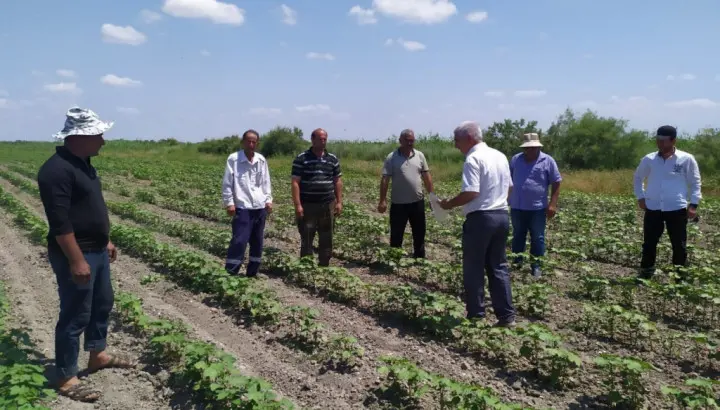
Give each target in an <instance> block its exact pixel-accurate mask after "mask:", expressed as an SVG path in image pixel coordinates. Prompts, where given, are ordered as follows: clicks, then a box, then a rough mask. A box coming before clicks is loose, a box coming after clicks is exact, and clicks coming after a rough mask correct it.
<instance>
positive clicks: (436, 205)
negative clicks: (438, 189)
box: [430, 192, 448, 222]
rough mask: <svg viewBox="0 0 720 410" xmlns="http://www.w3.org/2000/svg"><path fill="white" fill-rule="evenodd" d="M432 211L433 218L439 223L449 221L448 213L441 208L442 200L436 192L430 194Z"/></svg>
mask: <svg viewBox="0 0 720 410" xmlns="http://www.w3.org/2000/svg"><path fill="white" fill-rule="evenodd" d="M430 209H432V212H433V216H434V217H435V219H437V220H438V221H440V222H443V221H445V220H446V219H447V217H448V211H446V210H444V209H442V208H440V198H438V197H437V195H435V193H434V192H431V193H430Z"/></svg>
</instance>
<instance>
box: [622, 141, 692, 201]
mask: <svg viewBox="0 0 720 410" xmlns="http://www.w3.org/2000/svg"><path fill="white" fill-rule="evenodd" d="M645 178H647V184H646V185H645V186H644V187H643V181H644V180H645ZM700 186H701V182H700V168H699V167H698V164H697V161H695V157H694V156H693V155H692V154H688V153H687V152H685V151H680V150H679V149H675V152H674V153H673V154H672V155H671V156H670V157H668V159H664V158H663V157H662V155H660V154H659V153H658V152H653V153H650V154H648V155H646V156H644V157H643V159H642V160H641V161H640V165H638V167H637V169H636V170H635V178H634V191H635V197H636V198H637V199H638V200H640V199H643V198H644V199H645V206H646V207H647V209H650V210H654V211H657V210H660V211H666V212H667V211H677V210H679V209H684V208H687V206H688V204H696V205H697V204H699V203H700V199H701V198H702V194H701V193H700Z"/></svg>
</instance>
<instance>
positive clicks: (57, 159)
mask: <svg viewBox="0 0 720 410" xmlns="http://www.w3.org/2000/svg"><path fill="white" fill-rule="evenodd" d="M112 125H113V123H112V122H110V123H107V122H103V121H101V120H100V119H99V118H98V117H97V115H96V114H95V113H94V112H92V111H91V110H86V109H81V108H77V107H76V108H71V109H70V110H69V111H68V112H67V119H66V121H65V127H64V128H63V130H62V131H60V132H59V133H57V134H55V137H56V138H57V139H59V140H63V141H64V145H63V146H59V147H56V152H55V154H54V155H53V156H51V157H50V158H49V159H48V160H47V161H46V162H45V163H44V164H43V165H42V167H40V171H39V172H38V187H39V189H40V197H41V199H42V202H43V206H44V208H45V215H46V216H47V220H48V224H49V231H48V237H47V242H48V257H49V259H50V265H51V266H52V269H53V271H54V272H55V277H56V279H57V284H58V291H59V292H58V293H59V295H60V315H59V319H58V322H57V326H56V328H55V365H56V369H57V376H58V379H59V380H58V390H59V392H60V394H62V395H65V396H67V397H70V398H72V399H75V400H80V401H95V400H97V399H98V398H99V397H100V392H99V391H97V390H96V389H94V388H92V387H90V386H88V385H85V384H84V383H83V382H81V381H80V380H79V379H78V378H77V373H78V365H77V359H78V351H79V345H80V343H79V339H80V334H81V333H83V332H84V333H85V340H84V348H85V350H86V351H88V352H90V360H89V362H88V371H90V372H94V371H97V370H100V369H103V368H107V367H123V368H128V367H133V366H134V365H135V363H133V362H132V361H129V360H127V359H123V358H120V357H116V356H111V355H109V354H107V353H106V352H105V347H106V338H107V328H108V316H109V315H110V311H111V310H112V307H113V304H114V292H113V288H112V283H111V280H110V265H109V264H110V262H114V261H115V259H116V258H117V250H116V249H115V246H114V245H113V244H112V242H110V239H109V236H110V219H109V217H108V212H107V208H106V206H105V199H104V198H103V194H102V186H101V184H100V178H99V176H98V175H97V172H96V171H95V168H94V167H93V166H92V165H91V163H90V157H92V156H96V155H98V152H99V151H100V148H101V147H102V146H103V145H104V144H105V141H104V139H103V133H104V132H105V131H107V130H109V129H110V128H111V127H112Z"/></svg>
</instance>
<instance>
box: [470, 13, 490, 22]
mask: <svg viewBox="0 0 720 410" xmlns="http://www.w3.org/2000/svg"><path fill="white" fill-rule="evenodd" d="M487 18H488V13H487V11H473V12H472V13H468V15H467V16H465V19H466V20H467V21H469V22H471V23H482V22H483V21H485V20H487Z"/></svg>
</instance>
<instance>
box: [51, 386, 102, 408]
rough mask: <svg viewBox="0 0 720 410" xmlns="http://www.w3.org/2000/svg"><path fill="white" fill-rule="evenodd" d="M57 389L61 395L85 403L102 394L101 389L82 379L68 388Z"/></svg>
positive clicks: (91, 401) (93, 400) (96, 398)
mask: <svg viewBox="0 0 720 410" xmlns="http://www.w3.org/2000/svg"><path fill="white" fill-rule="evenodd" d="M57 391H58V394H59V395H61V396H65V397H67V398H69V399H71V400H76V401H80V402H85V403H93V402H95V401H97V400H98V399H99V398H100V397H101V396H102V392H101V391H100V390H98V389H96V388H95V387H93V386H92V385H90V384H89V383H86V382H82V381H81V382H79V383H77V384H75V385H73V386H71V387H69V388H67V389H57Z"/></svg>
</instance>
